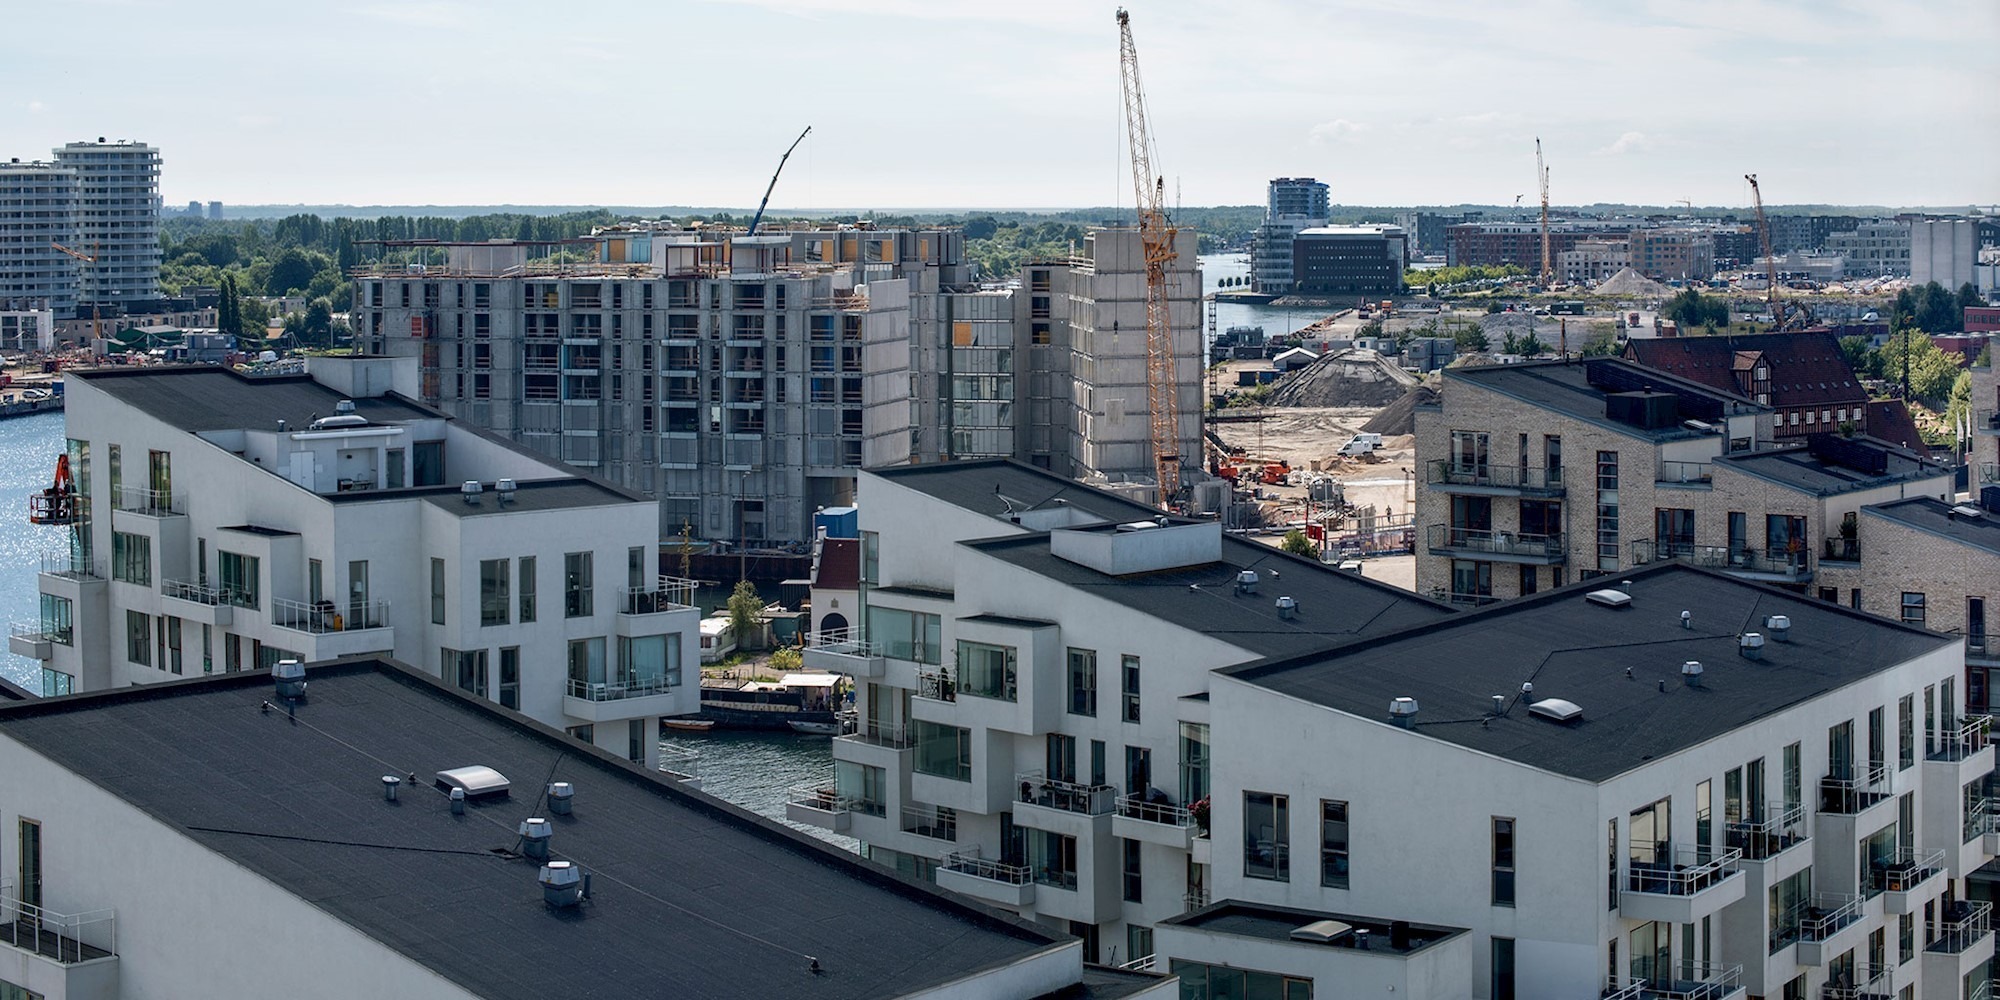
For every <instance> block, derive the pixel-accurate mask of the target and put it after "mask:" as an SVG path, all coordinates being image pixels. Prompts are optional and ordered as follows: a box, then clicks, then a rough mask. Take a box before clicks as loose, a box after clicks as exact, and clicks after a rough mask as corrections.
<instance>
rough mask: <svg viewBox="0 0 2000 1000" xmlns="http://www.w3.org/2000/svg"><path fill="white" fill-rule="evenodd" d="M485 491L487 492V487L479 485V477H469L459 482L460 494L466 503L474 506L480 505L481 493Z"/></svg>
mask: <svg viewBox="0 0 2000 1000" xmlns="http://www.w3.org/2000/svg"><path fill="white" fill-rule="evenodd" d="M484 492H486V487H484V486H481V485H479V480H477V479H468V480H466V481H465V482H463V483H460V484H458V494H459V496H461V497H464V498H465V502H466V503H469V504H472V505H474V506H478V504H479V494H481V493H484Z"/></svg>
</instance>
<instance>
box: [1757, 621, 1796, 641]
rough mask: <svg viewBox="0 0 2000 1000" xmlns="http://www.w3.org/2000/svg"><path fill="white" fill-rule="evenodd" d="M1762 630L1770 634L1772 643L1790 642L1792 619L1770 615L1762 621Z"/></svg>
mask: <svg viewBox="0 0 2000 1000" xmlns="http://www.w3.org/2000/svg"><path fill="white" fill-rule="evenodd" d="M1764 628H1765V629H1766V630H1767V631H1769V632H1770V633H1771V638H1772V639H1773V640H1774V641H1777V642H1790V641H1792V619H1791V618H1790V617H1789V616H1786V615H1772V616H1771V617H1769V618H1766V619H1764Z"/></svg>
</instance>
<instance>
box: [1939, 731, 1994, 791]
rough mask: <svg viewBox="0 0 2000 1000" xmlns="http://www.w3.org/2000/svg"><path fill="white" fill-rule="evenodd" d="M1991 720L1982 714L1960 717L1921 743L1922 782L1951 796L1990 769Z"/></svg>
mask: <svg viewBox="0 0 2000 1000" xmlns="http://www.w3.org/2000/svg"><path fill="white" fill-rule="evenodd" d="M1992 731H1993V719H1992V718H1991V717H1990V716H1985V715H1970V716H1965V717H1963V718H1960V719H1959V720H1958V723H1957V725H1956V726H1954V727H1953V728H1951V729H1949V730H1946V731H1944V732H1940V733H1934V734H1931V735H1930V736H1929V737H1928V738H1927V739H1926V740H1925V744H1924V783H1925V786H1926V788H1928V787H1930V786H1932V785H1935V786H1936V787H1937V789H1938V794H1941V795H1943V794H1949V795H1951V796H1952V797H1953V798H1956V797H1957V795H1958V791H1957V790H1958V789H1959V788H1961V787H1963V786H1964V785H1965V784H1966V783H1967V782H1970V781H1972V780H1974V779H1976V778H1978V777H1979V776H1980V775H1983V774H1988V773H1990V772H1992V770H1993V745H1992Z"/></svg>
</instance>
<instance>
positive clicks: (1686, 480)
mask: <svg viewBox="0 0 2000 1000" xmlns="http://www.w3.org/2000/svg"><path fill="white" fill-rule="evenodd" d="M1714 481H1715V466H1713V465H1710V464H1709V463H1707V462H1661V463H1660V468H1659V471H1658V472H1657V473H1655V474H1654V476H1653V485H1655V486H1667V487H1681V486H1685V487H1689V488H1691V489H1707V488H1708V487H1709V486H1711V485H1713V484H1714Z"/></svg>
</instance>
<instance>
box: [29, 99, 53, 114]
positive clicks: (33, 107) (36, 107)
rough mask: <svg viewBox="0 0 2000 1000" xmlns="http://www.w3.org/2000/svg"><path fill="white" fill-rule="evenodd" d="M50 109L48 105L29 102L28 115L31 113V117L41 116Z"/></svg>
mask: <svg viewBox="0 0 2000 1000" xmlns="http://www.w3.org/2000/svg"><path fill="white" fill-rule="evenodd" d="M48 109H49V106H48V105H46V104H43V103H42V102H40V101H29V102H28V113H29V114H31V115H39V114H41V113H42V112H44V111H47V110H48Z"/></svg>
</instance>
